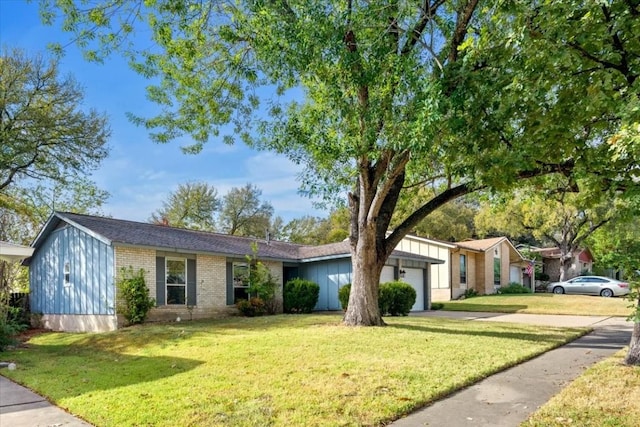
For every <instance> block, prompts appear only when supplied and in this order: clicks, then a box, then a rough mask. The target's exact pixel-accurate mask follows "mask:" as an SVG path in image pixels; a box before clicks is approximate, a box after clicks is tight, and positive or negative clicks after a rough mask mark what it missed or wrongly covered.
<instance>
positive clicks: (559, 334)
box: [387, 323, 593, 344]
mask: <svg viewBox="0 0 640 427" xmlns="http://www.w3.org/2000/svg"><path fill="white" fill-rule="evenodd" d="M492 326H494V328H491V329H492V330H482V329H475V330H474V329H468V328H464V329H453V328H448V327H437V326H419V325H407V324H393V323H391V324H387V327H391V328H397V329H404V330H410V331H418V332H427V333H432V334H445V335H468V336H477V337H491V338H504V339H514V340H526V341H532V342H541V341H544V342H549V343H556V344H557V343H560V344H564V343H566V342H570V341H573V340H575V339H577V338H580V337H581V336H583V335H586V334H588V333H589V332H591V331H592V330H593V329H590V328H556V331H554V330H548V331H546V332H525V331H514V330H513V325H510V330H505V331H496V330H495V326H496V325H495V324H493V325H492ZM566 332H575V333H576V334H577V335H576V336H574V337H572V338H570V339H569V340H567V338H566Z"/></svg>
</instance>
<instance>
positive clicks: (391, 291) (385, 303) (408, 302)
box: [378, 282, 416, 316]
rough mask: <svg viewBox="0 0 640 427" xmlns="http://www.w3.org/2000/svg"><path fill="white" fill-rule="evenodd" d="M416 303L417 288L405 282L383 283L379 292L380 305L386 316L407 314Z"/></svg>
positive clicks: (381, 311)
mask: <svg viewBox="0 0 640 427" xmlns="http://www.w3.org/2000/svg"><path fill="white" fill-rule="evenodd" d="M415 303H416V290H415V289H413V287H412V286H411V285H409V284H408V283H405V282H387V283H382V284H381V285H380V288H379V293H378V306H379V308H380V313H381V314H382V315H383V316H384V315H386V314H390V315H391V316H406V315H407V314H409V311H411V307H413V305H414V304H415Z"/></svg>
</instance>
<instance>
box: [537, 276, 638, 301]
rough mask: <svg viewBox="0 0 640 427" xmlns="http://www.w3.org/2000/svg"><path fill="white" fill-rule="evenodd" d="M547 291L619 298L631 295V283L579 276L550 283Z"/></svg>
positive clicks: (606, 278)
mask: <svg viewBox="0 0 640 427" xmlns="http://www.w3.org/2000/svg"><path fill="white" fill-rule="evenodd" d="M547 291H549V292H553V293H554V294H583V295H600V296H602V297H618V296H623V295H627V294H628V293H629V283H627V282H621V281H620V280H615V279H610V278H608V277H601V276H578V277H574V278H573V279H570V280H567V281H565V282H555V283H549V285H548V286H547Z"/></svg>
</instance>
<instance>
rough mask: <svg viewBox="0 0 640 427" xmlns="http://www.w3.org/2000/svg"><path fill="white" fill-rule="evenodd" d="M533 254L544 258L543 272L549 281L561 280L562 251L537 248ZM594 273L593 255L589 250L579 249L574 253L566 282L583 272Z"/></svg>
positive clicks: (566, 274)
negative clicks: (536, 253) (535, 253)
mask: <svg viewBox="0 0 640 427" xmlns="http://www.w3.org/2000/svg"><path fill="white" fill-rule="evenodd" d="M532 251H533V252H538V253H539V254H540V255H541V256H542V272H543V273H546V274H548V275H549V281H551V282H557V281H558V280H560V257H561V254H560V249H559V248H557V247H554V248H535V249H532ZM591 271H593V255H592V254H591V251H589V249H587V248H584V249H578V250H576V251H574V253H573V258H572V259H571V262H570V265H569V268H568V269H567V271H566V273H565V278H564V279H565V280H569V279H572V278H574V277H576V276H579V275H580V274H581V273H583V272H591Z"/></svg>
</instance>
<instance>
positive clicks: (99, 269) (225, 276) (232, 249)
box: [26, 212, 442, 331]
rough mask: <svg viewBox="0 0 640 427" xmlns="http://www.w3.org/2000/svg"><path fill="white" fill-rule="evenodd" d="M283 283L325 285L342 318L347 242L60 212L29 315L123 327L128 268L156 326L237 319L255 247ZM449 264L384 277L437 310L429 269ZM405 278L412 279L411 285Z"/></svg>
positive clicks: (399, 261) (328, 302)
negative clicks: (120, 295)
mask: <svg viewBox="0 0 640 427" xmlns="http://www.w3.org/2000/svg"><path fill="white" fill-rule="evenodd" d="M254 245H255V247H256V248H257V253H256V255H257V258H258V259H259V260H260V261H261V262H262V263H263V264H265V265H266V266H267V267H268V268H269V270H270V272H271V274H272V276H273V278H274V279H275V280H276V281H277V283H278V284H279V285H280V286H279V289H278V291H277V298H278V299H279V300H280V301H281V300H282V284H283V283H284V282H285V281H286V280H288V279H290V278H293V277H301V278H304V279H309V280H312V281H314V282H316V283H318V284H319V285H320V298H319V301H318V304H317V306H316V308H317V309H319V310H338V309H340V305H339V302H338V288H339V287H340V286H342V285H344V284H346V283H350V281H351V260H350V251H349V243H348V242H340V243H335V244H330V245H323V246H304V245H297V244H291V243H284V242H276V241H264V240H256V239H253V238H246V237H238V236H229V235H224V234H217V233H208V232H202V231H194V230H186V229H180V228H173V227H168V226H163V225H156V224H148V223H140V222H133V221H124V220H118V219H112V218H103V217H96V216H90V215H78V214H72V213H63V212H56V213H54V214H53V215H52V216H51V217H50V218H49V220H48V221H47V223H46V224H45V225H44V227H43V228H42V230H41V231H40V233H39V235H38V237H37V238H36V239H35V240H34V242H33V244H32V246H33V248H34V252H33V256H32V257H31V258H30V259H28V260H27V262H26V264H28V265H29V266H30V273H29V275H30V288H31V298H30V299H31V311H32V313H38V314H41V315H42V322H43V324H44V326H45V327H47V328H49V329H54V330H65V331H105V330H114V329H116V328H118V327H119V326H120V325H121V319H119V318H118V316H117V314H116V298H117V289H116V282H117V278H118V275H119V272H120V270H121V269H122V268H128V267H133V268H134V270H138V269H143V270H144V271H145V279H146V284H147V286H148V287H149V290H150V294H151V296H152V297H154V298H155V300H156V307H155V308H153V309H152V310H151V312H150V313H149V320H173V319H176V318H177V317H181V318H183V319H189V318H210V317H218V316H225V315H229V314H232V313H235V312H236V309H235V303H236V302H237V301H238V300H239V299H241V298H247V286H248V284H247V281H246V273H247V270H248V262H247V258H246V257H247V256H248V255H252V246H254ZM440 262H442V261H440V260H438V259H434V258H430V257H426V256H422V255H417V254H411V253H407V252H401V251H394V252H393V254H392V255H391V257H390V258H389V260H388V262H387V266H386V267H385V268H384V270H383V279H381V281H387V280H392V279H402V280H404V281H406V282H407V283H409V284H411V285H412V286H413V287H414V288H415V289H416V292H417V294H418V298H417V301H416V304H415V305H414V307H413V310H424V309H428V308H429V307H430V292H429V290H430V285H429V274H428V273H429V270H430V266H431V265H432V264H437V263H440ZM403 276H404V277H403Z"/></svg>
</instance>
